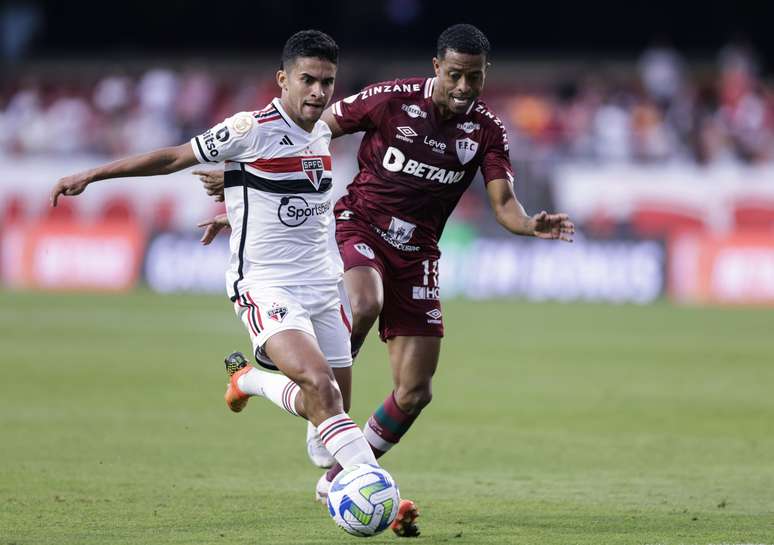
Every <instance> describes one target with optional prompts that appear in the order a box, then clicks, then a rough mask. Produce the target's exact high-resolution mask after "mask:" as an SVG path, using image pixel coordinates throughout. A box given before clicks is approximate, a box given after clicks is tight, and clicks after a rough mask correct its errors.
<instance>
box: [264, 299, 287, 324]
mask: <svg viewBox="0 0 774 545" xmlns="http://www.w3.org/2000/svg"><path fill="white" fill-rule="evenodd" d="M266 314H267V315H268V316H269V319H270V320H274V321H275V322H281V321H282V320H284V319H285V316H287V314H288V307H285V306H282V305H279V304H277V303H274V304H273V305H272V306H271V308H270V309H269V311H268V312H267V313H266Z"/></svg>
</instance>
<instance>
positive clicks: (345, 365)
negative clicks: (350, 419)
mask: <svg viewBox="0 0 774 545" xmlns="http://www.w3.org/2000/svg"><path fill="white" fill-rule="evenodd" d="M306 289H307V291H308V292H309V293H308V294H307V297H306V300H307V301H309V302H310V303H312V307H313V308H312V310H313V313H312V327H313V328H314V332H315V336H316V337H317V342H318V344H319V346H320V350H321V351H322V353H323V355H324V357H325V359H326V361H327V362H328V365H329V366H330V367H331V369H333V374H334V376H335V377H336V382H337V383H338V384H339V388H340V389H341V394H342V397H343V398H344V402H345V404H347V405H349V400H350V391H351V383H352V351H351V348H350V334H351V332H352V325H351V324H352V314H351V311H350V310H349V308H348V304H347V300H346V294H345V292H344V285H343V283H339V284H338V285H337V286H327V287H319V288H318V287H311V286H310V287H308V288H306Z"/></svg>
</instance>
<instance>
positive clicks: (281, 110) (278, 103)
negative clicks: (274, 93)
mask: <svg viewBox="0 0 774 545" xmlns="http://www.w3.org/2000/svg"><path fill="white" fill-rule="evenodd" d="M271 103H272V104H274V107H275V108H277V111H278V112H279V114H280V115H281V116H282V119H283V120H284V121H285V123H287V124H288V126H289V127H290V128H292V129H295V130H297V131H301V132H302V133H304V134H306V135H309V134H311V133H309V132H307V131H306V130H305V129H304V128H302V127H300V126H299V125H298V124H297V123H296V122H295V121H293V120H292V119H291V117H290V116H289V115H288V113H287V112H286V111H285V109H284V108H283V107H282V101H281V100H280V99H279V98H277V97H274V98H273V99H272V101H271ZM316 127H317V123H315V124H314V128H316ZM314 128H312V132H314Z"/></svg>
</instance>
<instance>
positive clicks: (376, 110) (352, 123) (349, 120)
mask: <svg viewBox="0 0 774 545" xmlns="http://www.w3.org/2000/svg"><path fill="white" fill-rule="evenodd" d="M383 85H384V84H375V85H371V86H369V87H366V88H365V89H363V90H362V91H360V92H359V93H355V94H354V95H352V96H349V97H347V98H343V99H341V100H339V101H338V102H336V103H334V104H333V106H331V111H332V112H333V115H334V116H335V117H336V121H337V122H338V123H339V127H341V130H343V131H344V132H345V133H347V134H348V133H353V132H360V131H367V130H369V129H372V128H374V127H375V126H376V125H378V124H379V121H380V120H381V117H382V115H383V112H384V107H385V105H386V104H387V102H388V101H389V99H390V93H382V92H374V91H375V89H376V88H381V87H382V86H383Z"/></svg>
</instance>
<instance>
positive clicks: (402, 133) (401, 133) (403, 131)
mask: <svg viewBox="0 0 774 545" xmlns="http://www.w3.org/2000/svg"><path fill="white" fill-rule="evenodd" d="M396 130H397V131H398V134H396V135H395V138H397V139H398V140H403V141H404V142H408V143H409V144H412V143H413V142H414V139H413V138H412V137H414V136H419V135H418V134H417V131H415V130H414V129H412V128H411V127H396Z"/></svg>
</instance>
